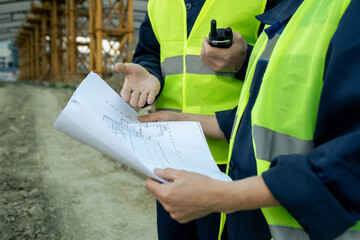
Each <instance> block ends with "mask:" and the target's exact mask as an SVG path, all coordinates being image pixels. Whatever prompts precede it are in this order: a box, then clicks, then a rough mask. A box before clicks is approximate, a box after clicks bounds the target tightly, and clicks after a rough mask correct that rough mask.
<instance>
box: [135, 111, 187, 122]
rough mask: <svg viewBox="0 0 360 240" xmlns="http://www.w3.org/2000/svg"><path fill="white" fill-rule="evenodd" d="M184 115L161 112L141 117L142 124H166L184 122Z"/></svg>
mask: <svg viewBox="0 0 360 240" xmlns="http://www.w3.org/2000/svg"><path fill="white" fill-rule="evenodd" d="M182 115H184V114H183V113H178V112H172V111H160V112H156V113H151V114H148V115H143V116H139V117H138V119H139V121H140V122H165V121H183V120H184V119H183V118H182Z"/></svg>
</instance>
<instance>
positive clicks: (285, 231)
mask: <svg viewBox="0 0 360 240" xmlns="http://www.w3.org/2000/svg"><path fill="white" fill-rule="evenodd" d="M269 228H270V233H271V236H272V238H273V239H274V240H306V239H309V235H308V234H307V233H306V232H305V231H304V230H303V229H302V228H293V227H286V226H277V225H270V226H269Z"/></svg>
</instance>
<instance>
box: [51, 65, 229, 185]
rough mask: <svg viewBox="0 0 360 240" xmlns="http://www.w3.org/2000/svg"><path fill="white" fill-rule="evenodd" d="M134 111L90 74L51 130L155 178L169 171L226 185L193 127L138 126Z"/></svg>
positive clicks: (195, 125) (175, 124)
mask: <svg viewBox="0 0 360 240" xmlns="http://www.w3.org/2000/svg"><path fill="white" fill-rule="evenodd" d="M137 116H138V114H137V112H136V111H134V110H133V109H132V108H131V107H130V106H129V105H128V104H127V103H126V102H125V101H124V100H123V99H122V98H121V97H120V96H119V95H118V94H117V93H116V92H115V91H114V90H113V89H112V88H111V87H110V86H109V85H107V84H106V83H105V82H104V81H103V80H102V79H101V78H100V77H99V76H98V75H97V74H95V73H93V72H91V73H89V75H88V76H87V77H86V78H85V79H84V80H83V81H82V83H81V84H80V85H79V87H78V88H77V89H76V91H75V92H74V94H73V96H72V97H71V99H70V100H69V102H68V104H67V105H66V107H65V108H64V110H63V111H62V112H61V113H60V115H59V117H58V118H57V119H56V121H55V124H54V128H55V129H57V130H59V131H61V132H63V133H65V134H67V135H69V136H71V137H73V138H75V139H77V140H78V141H80V142H82V143H84V144H87V145H89V146H91V147H93V148H95V149H97V150H98V151H100V152H103V153H105V154H107V155H108V156H110V157H112V158H114V159H116V160H118V161H120V162H122V163H124V164H126V165H128V166H130V167H132V168H134V169H136V170H137V171H139V172H141V173H143V174H145V175H147V176H150V177H152V178H155V179H157V180H159V181H161V182H166V180H164V179H161V178H159V177H157V176H156V175H155V174H154V173H153V170H154V168H174V169H179V170H187V171H190V172H196V173H201V174H204V175H206V176H209V177H212V178H214V179H218V180H223V181H231V179H230V177H229V176H227V175H226V174H224V173H222V172H221V171H220V170H219V168H218V167H217V165H216V164H215V161H214V159H213V157H212V155H211V153H210V150H209V147H208V145H207V143H206V140H205V137H204V134H203V131H202V129H201V126H200V124H199V123H198V122H153V123H141V122H139V121H138V120H137Z"/></svg>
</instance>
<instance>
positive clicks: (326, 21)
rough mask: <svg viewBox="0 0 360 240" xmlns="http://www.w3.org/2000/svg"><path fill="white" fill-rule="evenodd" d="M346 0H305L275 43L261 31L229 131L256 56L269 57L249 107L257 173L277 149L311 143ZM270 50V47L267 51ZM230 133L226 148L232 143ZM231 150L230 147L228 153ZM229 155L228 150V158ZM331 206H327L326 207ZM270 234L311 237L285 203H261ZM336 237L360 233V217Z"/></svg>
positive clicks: (299, 150)
mask: <svg viewBox="0 0 360 240" xmlns="http://www.w3.org/2000/svg"><path fill="white" fill-rule="evenodd" d="M349 3H350V0H332V1H329V0H304V2H303V3H302V5H301V6H300V7H299V9H298V10H297V11H296V13H295V14H294V15H293V17H292V18H291V20H290V21H289V23H288V24H287V26H286V28H285V29H284V31H283V33H282V34H281V35H280V36H279V38H278V40H277V43H276V45H275V46H272V47H270V53H269V45H271V44H269V43H270V41H271V40H268V38H267V36H266V34H265V33H262V35H261V36H260V38H259V40H258V42H257V43H256V45H255V47H254V51H253V53H252V56H251V57H250V62H249V66H248V72H247V76H246V78H245V82H244V86H243V88H242V92H241V95H240V100H239V105H238V112H237V120H236V123H235V126H234V130H233V133H234V134H233V135H235V133H236V132H237V130H238V126H239V123H240V119H241V116H242V114H243V112H244V109H245V107H246V104H247V102H248V98H249V89H250V86H251V82H252V79H253V76H254V71H255V67H256V64H257V62H258V60H259V59H262V60H268V61H269V63H268V66H267V69H266V71H265V73H264V76H263V80H262V84H261V88H260V90H259V93H258V96H257V99H256V102H255V104H254V107H253V109H252V112H251V122H252V138H253V146H254V154H255V158H256V163H257V170H258V174H259V175H261V174H262V173H263V172H264V171H266V170H268V169H269V166H270V163H271V160H272V159H274V158H275V157H276V156H279V155H286V154H302V155H305V154H307V153H308V152H310V151H311V150H312V149H313V148H314V144H313V136H314V131H315V125H316V119H317V113H318V104H319V100H320V95H321V92H322V86H323V74H324V66H325V57H326V53H327V49H328V47H329V43H330V40H331V38H332V36H333V34H334V32H335V30H336V29H337V26H338V23H339V21H340V19H341V17H342V15H343V13H344V11H345V10H346V8H347V7H348V5H349ZM271 51H272V52H271ZM234 139H235V136H233V137H232V138H231V140H230V149H231V150H232V148H233V146H234ZM229 155H231V151H230V154H229ZM230 158H231V156H229V161H230ZM329 211H331V209H329ZM262 212H263V214H264V216H265V218H266V221H267V223H268V224H269V228H270V231H271V235H272V237H273V239H274V240H279V239H280V240H288V239H291V240H294V239H295V240H300V239H309V237H308V235H307V234H306V232H305V231H304V230H303V229H302V228H301V226H300V224H299V223H298V222H297V221H296V220H295V219H294V218H293V217H292V216H291V215H290V214H289V213H288V212H287V211H286V210H285V208H283V207H268V208H262ZM336 239H337V240H345V239H346V240H347V239H354V240H355V239H360V221H359V222H357V224H356V225H355V226H353V227H352V228H350V229H349V230H348V231H346V232H345V233H343V234H342V235H341V236H339V237H338V238H336Z"/></svg>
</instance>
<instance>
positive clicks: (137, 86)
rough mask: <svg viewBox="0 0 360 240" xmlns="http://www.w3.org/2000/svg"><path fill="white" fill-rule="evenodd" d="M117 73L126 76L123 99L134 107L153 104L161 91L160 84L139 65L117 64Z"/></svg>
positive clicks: (122, 93) (122, 91) (122, 92)
mask: <svg viewBox="0 0 360 240" xmlns="http://www.w3.org/2000/svg"><path fill="white" fill-rule="evenodd" d="M115 71H116V72H118V73H122V74H124V75H125V82H124V85H123V88H122V90H121V93H120V94H121V97H122V98H123V99H124V100H125V101H126V102H129V103H130V105H131V106H133V107H143V106H144V105H145V103H146V102H147V103H148V104H152V103H153V102H154V101H155V97H156V95H158V94H159V91H160V82H159V80H158V79H157V78H156V77H155V76H154V75H152V74H150V73H149V72H148V71H147V70H146V69H145V68H143V67H142V66H140V65H139V64H133V63H117V64H116V65H115Z"/></svg>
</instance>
